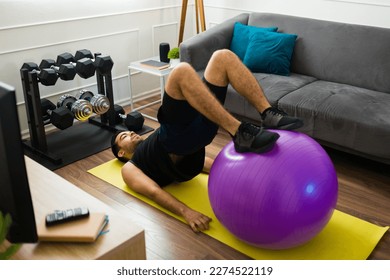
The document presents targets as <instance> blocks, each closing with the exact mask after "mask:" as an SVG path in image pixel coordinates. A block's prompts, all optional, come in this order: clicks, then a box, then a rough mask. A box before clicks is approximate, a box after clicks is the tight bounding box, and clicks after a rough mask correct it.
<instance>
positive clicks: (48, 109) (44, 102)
mask: <svg viewBox="0 0 390 280" xmlns="http://www.w3.org/2000/svg"><path fill="white" fill-rule="evenodd" d="M41 110H42V117H43V121H44V123H45V124H48V123H51V124H52V125H54V126H55V127H57V128H59V129H62V130H63V129H67V128H68V127H71V126H72V125H73V114H72V113H71V112H70V111H69V110H68V109H67V108H64V107H61V108H57V107H56V105H54V103H53V102H51V101H50V100H48V99H46V98H42V99H41Z"/></svg>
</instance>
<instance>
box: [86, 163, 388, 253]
mask: <svg viewBox="0 0 390 280" xmlns="http://www.w3.org/2000/svg"><path fill="white" fill-rule="evenodd" d="M122 166H123V163H121V162H120V161H118V160H116V159H114V160H112V161H109V162H107V163H104V164H102V165H100V166H97V167H95V168H93V169H91V170H89V171H88V172H89V173H91V174H93V175H95V176H96V177H98V178H100V179H102V180H104V181H106V182H108V183H110V184H112V185H113V186H115V187H117V188H119V189H121V190H123V191H125V192H127V193H129V194H130V195H132V196H135V197H137V198H139V199H141V200H142V201H144V202H146V203H148V204H150V205H152V206H154V207H156V208H158V209H160V210H161V211H164V212H166V213H168V214H169V215H171V216H173V217H175V218H177V219H179V220H181V221H183V222H184V220H183V219H182V218H181V217H178V216H177V215H174V214H172V213H171V212H169V211H167V210H165V209H164V208H162V207H160V206H158V205H157V204H155V203H154V202H153V201H151V200H149V199H147V198H145V197H143V196H141V195H139V194H137V193H135V192H133V191H132V190H131V189H130V188H129V187H128V186H126V184H125V183H124V182H123V180H122V176H121V168H122ZM207 180H208V175H206V174H200V175H198V176H197V177H195V178H194V179H192V180H191V181H188V182H185V183H180V184H173V185H170V186H167V187H165V188H164V189H165V190H166V191H168V192H170V193H171V194H172V195H174V196H175V197H176V198H178V199H179V200H181V201H182V202H184V203H185V204H187V205H188V206H189V207H191V208H193V209H196V210H197V211H199V212H201V213H203V214H205V215H207V216H209V217H211V218H212V219H213V221H212V222H211V223H210V229H209V230H207V231H205V232H204V233H205V234H207V235H209V236H211V237H213V238H215V239H217V240H219V241H221V242H223V243H225V244H227V245H228V246H230V247H232V248H234V249H236V250H238V251H240V252H242V253H244V254H246V255H247V256H249V257H252V258H254V259H268V260H289V259H293V260H299V259H306V260H316V259H318V260H345V259H346V260H362V259H366V258H367V257H368V256H369V255H370V253H371V252H372V250H374V248H375V246H376V245H377V244H378V242H379V240H380V239H381V238H382V236H383V235H384V234H385V232H386V231H387V230H388V229H389V227H380V226H377V225H374V224H371V223H368V222H366V221H363V220H361V219H358V218H355V217H353V216H350V215H348V214H345V213H342V212H340V211H337V210H336V211H335V212H334V214H333V216H332V218H331V220H330V222H329V223H328V225H327V226H326V227H325V228H324V229H323V230H322V231H321V232H320V233H319V234H318V235H317V236H316V237H315V238H314V239H312V240H311V241H309V242H308V243H306V244H305V245H302V246H300V247H297V248H293V249H287V250H279V251H274V250H267V249H260V248H257V247H254V246H251V245H248V244H246V243H245V242H243V241H240V240H238V239H237V238H236V237H234V236H233V235H232V234H231V233H230V232H229V231H227V230H226V229H225V228H224V226H223V225H222V224H221V223H220V222H219V221H218V220H217V218H216V217H215V215H214V213H213V210H212V208H211V206H210V203H209V199H208V194H207ZM145 230H146V231H147V230H148V229H145Z"/></svg>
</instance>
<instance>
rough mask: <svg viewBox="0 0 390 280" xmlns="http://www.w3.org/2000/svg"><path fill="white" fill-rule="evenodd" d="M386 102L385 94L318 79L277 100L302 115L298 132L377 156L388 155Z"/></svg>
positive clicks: (389, 124) (388, 100)
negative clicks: (301, 126) (302, 121)
mask: <svg viewBox="0 0 390 280" xmlns="http://www.w3.org/2000/svg"><path fill="white" fill-rule="evenodd" d="M388 104H390V95H389V94H386V93H383V92H378V91H372V90H367V89H363V88H359V87H354V86H349V85H345V84H338V83H333V82H327V81H322V80H320V81H315V82H313V83H311V84H308V85H306V86H304V87H302V88H300V89H298V90H296V91H294V92H291V93H289V94H287V95H285V96H283V97H282V98H281V99H280V100H279V107H280V108H281V109H283V110H285V111H286V112H288V113H290V114H293V115H298V116H300V117H303V118H304V122H305V125H304V127H303V128H302V129H301V131H302V132H304V133H306V134H309V135H311V136H312V137H314V138H316V139H318V140H322V141H325V142H328V143H333V144H335V145H338V146H340V147H348V148H349V149H351V150H354V151H358V152H360V153H363V154H365V155H371V156H375V157H378V158H390V147H389V143H390V119H389V117H388V115H389V114H388V111H389V108H388V107H389V105H388ZM378 140H379V141H378ZM374 143H375V144H374Z"/></svg>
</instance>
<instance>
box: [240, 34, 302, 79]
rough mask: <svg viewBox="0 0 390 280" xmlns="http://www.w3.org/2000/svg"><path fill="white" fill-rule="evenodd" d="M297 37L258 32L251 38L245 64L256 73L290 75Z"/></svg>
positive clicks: (251, 35)
mask: <svg viewBox="0 0 390 280" xmlns="http://www.w3.org/2000/svg"><path fill="white" fill-rule="evenodd" d="M296 39H297V35H295V34H285V33H277V32H265V31H263V32H256V33H252V34H250V36H249V45H248V48H247V49H246V53H245V58H244V61H243V62H244V64H245V65H246V66H247V67H248V68H249V69H250V70H251V71H252V72H255V73H259V72H263V73H270V74H278V75H285V76H287V75H289V74H290V61H291V56H292V53H293V51H294V46H295V40H296Z"/></svg>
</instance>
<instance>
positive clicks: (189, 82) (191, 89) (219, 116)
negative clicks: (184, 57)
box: [165, 63, 241, 135]
mask: <svg viewBox="0 0 390 280" xmlns="http://www.w3.org/2000/svg"><path fill="white" fill-rule="evenodd" d="M165 89H166V92H167V94H168V95H169V96H171V97H172V98H174V99H177V100H187V102H188V103H189V104H190V105H191V106H192V107H193V108H194V109H196V110H197V111H198V112H200V113H201V114H202V115H204V116H205V117H206V118H208V119H209V120H211V121H213V122H214V123H216V124H217V125H219V126H220V127H222V128H224V129H225V130H226V131H228V132H229V133H230V134H231V135H235V134H236V132H237V130H238V127H239V126H240V124H241V122H240V121H238V120H237V119H236V118H234V117H233V116H232V115H230V114H229V113H228V112H227V111H226V110H225V108H224V107H223V106H222V104H221V103H220V102H219V101H218V100H217V99H216V98H215V97H214V95H213V94H212V93H211V92H210V90H209V89H208V88H207V86H206V85H205V84H204V83H203V81H202V80H201V79H200V78H199V76H198V74H197V73H196V72H195V70H194V69H193V68H192V66H191V65H189V64H188V63H180V64H179V65H177V66H176V67H175V68H174V70H173V71H172V72H171V74H170V75H169V78H168V80H167V82H166V85H165Z"/></svg>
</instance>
